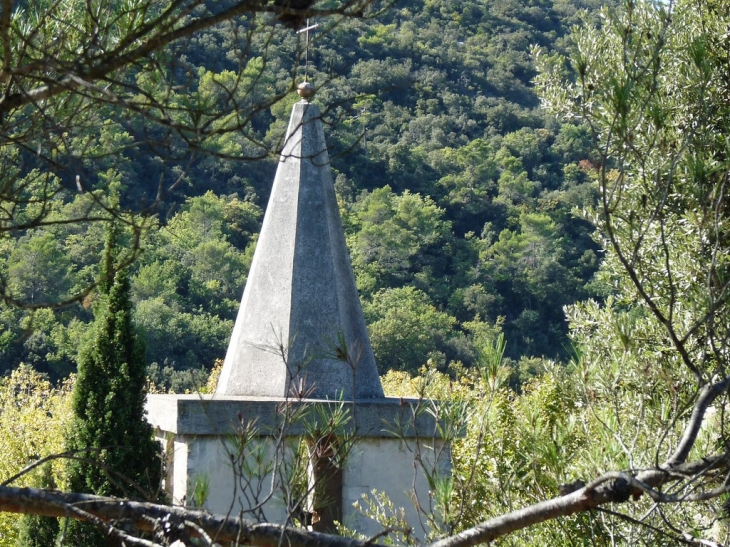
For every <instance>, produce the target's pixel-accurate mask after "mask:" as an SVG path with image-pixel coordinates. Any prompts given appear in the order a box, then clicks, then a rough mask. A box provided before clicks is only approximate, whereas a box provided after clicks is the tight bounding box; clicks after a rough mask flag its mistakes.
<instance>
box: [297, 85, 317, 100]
mask: <svg viewBox="0 0 730 547" xmlns="http://www.w3.org/2000/svg"><path fill="white" fill-rule="evenodd" d="M297 93H299V96H300V97H301V98H302V99H309V98H311V97H312V96H313V95H314V86H313V85H312V84H310V83H309V82H302V83H301V84H299V86H298V87H297Z"/></svg>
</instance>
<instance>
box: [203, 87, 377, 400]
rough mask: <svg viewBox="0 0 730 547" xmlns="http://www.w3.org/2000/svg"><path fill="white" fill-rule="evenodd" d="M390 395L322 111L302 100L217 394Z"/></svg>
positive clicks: (350, 397) (293, 118) (297, 106)
mask: <svg viewBox="0 0 730 547" xmlns="http://www.w3.org/2000/svg"><path fill="white" fill-rule="evenodd" d="M294 393H296V394H298V395H299V396H305V397H307V398H313V399H320V398H321V399H325V398H329V399H334V398H343V399H344V400H355V399H375V398H382V397H383V388H382V386H381V384H380V378H379V376H378V372H377V368H376V366H375V358H374V357H373V351H372V347H371V345H370V339H369V337H368V333H367V329H366V326H365V319H364V317H363V313H362V307H361V305H360V299H359V297H358V294H357V289H356V288H355V278H354V275H353V273H352V267H351V265H350V258H349V255H348V251H347V246H346V245H345V236H344V231H343V228H342V220H341V219H340V212H339V209H338V207H337V199H336V197H335V192H334V185H333V183H332V174H331V171H330V164H329V156H328V154H327V147H326V144H325V140H324V131H323V129H322V122H321V119H320V110H319V108H318V107H317V106H316V105H314V104H311V103H309V102H307V101H300V102H299V103H296V104H295V105H294V108H293V110H292V114H291V119H290V121H289V129H288V131H287V136H286V141H285V146H284V149H283V151H282V153H281V157H280V159H279V166H278V168H277V171H276V177H275V179H274V186H273V188H272V191H271V197H270V198H269V204H268V207H267V208H266V214H265V216H264V222H263V226H262V228H261V234H260V235H259V240H258V244H257V246H256V252H255V254H254V258H253V262H252V264H251V269H250V272H249V276H248V281H247V283H246V288H245V289H244V292H243V298H242V300H241V307H240V308H239V311H238V317H237V319H236V324H235V327H234V329H233V335H232V336H231V341H230V344H229V346H228V351H227V353H226V358H225V361H224V364H223V370H222V371H221V376H220V380H219V381H218V387H217V390H216V395H229V396H235V395H245V396H252V397H287V396H291V395H292V394H294Z"/></svg>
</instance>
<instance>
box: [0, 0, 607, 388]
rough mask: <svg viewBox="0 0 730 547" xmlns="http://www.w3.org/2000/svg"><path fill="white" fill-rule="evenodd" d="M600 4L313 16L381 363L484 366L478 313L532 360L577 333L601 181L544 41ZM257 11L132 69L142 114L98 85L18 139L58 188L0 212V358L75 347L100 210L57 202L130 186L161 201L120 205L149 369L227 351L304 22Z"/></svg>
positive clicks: (315, 57)
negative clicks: (570, 116) (552, 109)
mask: <svg viewBox="0 0 730 547" xmlns="http://www.w3.org/2000/svg"><path fill="white" fill-rule="evenodd" d="M597 8H598V3H597V2H593V3H592V2H579V3H576V2H564V1H555V2H553V1H534V2H479V1H459V2H456V1H453V2H452V1H447V2H430V1H423V2H409V3H408V5H397V6H395V7H394V8H392V9H389V10H386V11H385V12H384V13H382V14H381V15H380V16H379V17H377V19H375V20H360V19H357V18H345V19H335V18H330V19H323V20H322V21H320V27H319V28H318V29H317V31H316V32H315V33H314V35H313V36H312V47H311V52H310V60H311V67H310V71H311V76H310V79H311V80H313V82H314V83H315V84H316V85H317V87H318V89H319V91H318V94H317V96H316V98H315V100H316V101H317V102H318V103H319V104H321V105H322V106H323V107H325V109H326V121H327V122H328V146H329V148H330V156H331V157H332V158H333V159H332V166H333V169H334V171H335V178H336V183H335V185H336V190H337V193H338V197H339V200H340V204H341V210H342V215H343V221H344V224H345V227H346V232H347V238H348V244H349V246H350V251H351V255H352V260H353V266H354V269H355V274H356V278H357V283H358V288H359V290H360V293H361V297H362V299H363V304H364V307H365V312H366V316H367V321H368V323H369V326H370V330H371V335H372V338H373V344H374V347H375V352H376V357H377V360H378V362H379V364H380V367H381V370H382V371H383V372H384V371H386V370H389V369H404V370H410V371H415V370H417V369H418V368H419V367H420V366H422V365H424V364H425V363H426V362H427V361H429V362H431V363H432V364H433V365H434V366H436V367H437V368H439V369H441V370H445V369H446V367H447V366H448V365H449V363H451V362H453V361H460V362H462V363H463V364H465V365H467V366H471V365H472V364H473V363H474V362H475V359H476V357H477V351H476V349H475V343H474V340H475V337H477V336H478V335H481V334H482V333H485V332H492V333H497V332H499V331H504V333H505V334H506V338H507V340H508V344H507V350H506V352H507V356H508V357H510V358H511V359H512V360H513V361H514V363H515V365H516V364H517V363H518V362H520V360H522V369H524V370H525V371H529V370H530V369H531V367H534V363H533V362H532V361H530V358H533V357H547V358H551V359H560V360H562V359H564V358H565V357H566V356H567V355H568V353H569V349H568V342H567V338H566V333H567V324H566V322H565V319H564V314H563V306H565V305H566V304H570V303H572V302H575V301H578V300H582V299H585V298H586V297H588V296H596V295H598V294H599V293H600V291H599V289H598V288H597V287H596V286H594V285H592V284H591V281H590V280H591V278H592V276H593V274H594V272H595V271H596V268H597V266H598V263H599V257H600V254H599V248H598V246H597V245H596V243H594V242H593V241H592V239H591V237H590V233H591V231H592V227H591V225H590V224H589V223H588V222H586V221H584V220H581V219H580V218H578V216H576V215H575V214H573V213H574V209H576V208H578V209H579V208H584V207H586V206H588V205H590V204H592V203H593V201H594V200H595V190H594V189H593V187H592V186H591V183H590V180H589V179H590V173H591V170H592V163H591V153H590V138H589V134H588V133H587V131H586V129H585V128H583V127H581V126H580V125H573V124H563V125H561V124H559V123H557V122H556V121H555V120H554V119H553V118H550V117H549V116H546V115H545V114H544V113H543V112H541V111H540V110H539V109H538V103H539V101H538V98H537V96H536V94H535V91H534V89H533V85H532V79H533V77H534V76H535V74H536V72H535V68H534V64H533V60H532V57H531V54H530V48H531V46H533V45H540V46H543V47H546V48H548V49H549V50H555V51H563V50H564V49H565V46H566V44H567V38H566V33H567V32H568V29H570V27H571V26H572V25H574V24H576V23H578V22H580V21H581V20H582V19H583V18H588V19H590V18H591V17H593V18H595V17H596V16H597V15H596V13H597V12H596V10H597ZM591 14H592V15H591ZM261 17H262V16H261V15H259V16H258V18H257V17H255V16H252V15H248V16H241V17H239V18H236V19H234V20H232V21H229V22H226V23H222V24H220V25H216V26H212V27H210V28H207V29H205V30H203V31H201V32H199V33H197V34H194V35H192V36H190V37H187V38H185V39H184V40H182V41H180V42H176V43H174V44H173V45H172V46H171V48H168V49H167V50H164V51H160V52H156V53H155V55H154V57H153V58H152V59H150V60H149V61H147V63H149V66H148V65H143V66H135V67H133V68H132V69H131V71H130V73H129V74H120V75H117V76H116V77H117V79H119V80H122V81H124V79H125V78H127V79H129V80H130V81H132V82H133V83H134V85H135V86H136V87H135V89H136V90H137V93H138V94H142V96H143V97H144V101H143V104H144V108H141V107H140V108H137V110H138V111H140V112H138V115H135V116H128V115H127V114H126V113H125V112H126V111H125V109H124V108H123V107H120V106H119V105H118V104H115V103H114V102H108V103H102V104H101V106H100V107H99V108H94V109H89V108H86V109H85V110H83V111H79V112H77V113H74V115H75V116H77V117H78V119H79V120H83V123H80V124H77V125H75V126H74V127H73V130H70V131H68V132H67V133H65V134H63V135H61V136H60V137H58V136H57V135H55V136H54V135H52V136H48V135H46V137H44V138H45V140H40V141H39V143H38V145H37V146H38V150H27V151H21V152H18V151H16V152H13V153H11V152H8V151H7V150H6V151H5V156H6V157H5V160H4V161H6V163H7V162H11V161H15V160H14V159H13V158H15V159H20V160H22V161H20V162H19V163H18V164H17V165H18V166H17V167H15V169H16V171H15V172H14V173H15V174H14V175H13V176H15V177H16V178H19V179H20V180H22V181H23V184H24V191H27V192H28V193H29V194H30V195H33V193H34V192H36V195H37V194H38V193H39V192H47V193H48V194H50V193H49V192H48V190H47V189H48V187H49V186H53V185H55V188H56V191H55V192H54V193H53V194H52V195H50V197H49V198H48V200H47V201H48V203H46V204H44V207H45V208H46V209H47V211H46V210H44V211H43V214H44V215H45V216H44V217H43V218H44V219H45V220H50V221H51V223H50V225H49V226H39V227H33V223H32V222H30V223H29V226H28V227H25V226H24V225H23V216H22V214H21V215H17V216H16V217H15V218H14V219H13V220H12V221H11V222H8V223H6V225H5V226H4V227H5V228H6V229H8V230H9V231H8V233H9V234H10V236H9V237H5V238H4V239H3V240H2V245H3V247H4V252H3V254H2V259H1V263H0V275H1V276H2V281H3V283H2V286H3V289H4V296H5V300H6V303H7V304H8V305H5V306H3V308H2V309H1V310H0V316H1V317H0V321H2V324H3V328H2V336H1V337H0V351H1V352H2V355H3V359H2V363H3V367H4V369H5V370H6V371H7V370H10V369H12V368H13V367H15V366H17V364H18V363H20V362H25V363H29V364H32V365H33V366H35V367H36V368H38V369H39V370H41V371H44V372H48V373H49V374H51V376H52V377H54V378H58V377H62V376H65V375H66V374H68V373H69V372H71V371H73V370H74V368H75V359H76V348H77V347H78V342H79V340H80V338H81V337H82V336H83V333H84V332H85V331H86V329H87V328H88V324H89V322H90V320H91V313H90V300H89V299H93V293H88V294H86V293H85V292H84V291H85V290H86V289H87V288H88V286H89V285H90V284H91V283H93V281H94V279H95V278H96V275H97V272H96V263H97V260H96V256H97V255H98V253H99V252H100V249H101V246H102V237H101V228H100V227H98V226H97V225H96V223H94V222H73V223H68V224H67V223H65V221H64V222H59V223H58V224H55V223H53V220H54V219H56V220H58V221H60V220H62V219H64V220H65V219H69V218H81V219H83V218H87V217H94V216H98V217H104V206H105V205H104V201H103V195H104V192H106V191H108V189H110V188H113V187H118V188H120V189H121V190H120V195H121V196H122V207H123V209H124V210H128V211H130V214H131V213H132V212H138V213H139V212H141V213H145V214H146V215H149V214H152V215H153V216H151V217H150V216H146V217H144V216H142V217H140V216H136V217H132V216H129V215H127V217H126V218H127V223H129V225H130V226H131V227H132V228H131V229H130V230H129V232H130V236H129V237H130V241H129V242H128V245H129V246H130V248H131V249H132V250H133V251H132V254H131V255H130V257H131V258H136V259H137V260H136V262H135V265H134V273H133V276H132V291H133V295H134V302H135V318H136V322H137V324H138V326H139V327H140V328H141V329H142V330H143V331H144V333H145V335H146V338H147V342H148V348H149V349H148V355H147V360H148V363H149V364H150V367H151V369H150V372H151V376H152V377H153V379H154V381H155V382H156V383H157V384H158V385H160V386H161V387H166V388H171V387H172V388H175V389H178V390H179V389H183V388H184V387H185V386H187V387H190V385H191V381H192V380H191V376H190V374H187V373H186V374H184V375H181V374H180V371H190V370H192V371H195V370H197V371H200V370H201V369H209V368H210V367H211V366H212V365H213V363H214V361H215V359H216V358H220V357H222V355H223V352H224V351H225V346H226V343H227V338H228V336H229V334H230V331H231V327H232V319H233V318H234V314H235V310H236V309H237V305H238V300H239V298H240V294H241V291H242V288H243V285H244V284H245V280H246V272H247V268H248V265H249V264H250V260H251V257H252V253H253V248H254V246H255V241H256V234H257V232H258V229H259V226H260V222H261V219H262V216H263V210H264V208H265V206H266V200H267V198H268V192H269V188H270V185H271V181H272V180H273V171H274V168H275V163H276V150H277V147H278V146H280V145H281V139H282V135H283V131H284V129H285V125H286V123H287V120H288V115H289V110H290V105H291V104H292V102H293V101H295V100H296V99H297V97H296V95H295V94H293V93H291V89H292V85H291V84H292V78H293V77H294V76H296V73H297V72H298V73H299V77H301V73H302V71H303V68H302V67H301V66H300V65H301V63H300V62H299V56H300V55H301V52H302V47H303V46H302V41H301V39H300V38H299V37H298V36H297V35H296V33H294V32H293V31H292V30H291V29H288V28H285V27H283V26H281V25H275V26H272V25H270V24H266V25H262V24H260V23H261ZM130 100H131V99H130ZM163 105H164V108H163ZM69 108H70V106H69ZM236 112H244V113H245V115H246V116H247V117H246V118H245V119H242V118H241V115H240V114H238V115H237V114H236ZM34 152H37V154H34ZM13 154H15V156H13ZM18 154H19V155H18ZM11 156H13V157H12V158H11ZM241 158H244V159H245V158H248V159H254V158H259V159H258V161H240V159H241ZM49 179H52V180H49ZM93 191H96V192H97V193H96V194H95V193H93ZM98 192H102V193H101V194H99V193H98ZM99 196H101V197H99ZM23 214H24V215H25V219H26V221H28V219H31V220H32V219H34V218H35V217H33V216H32V215H33V212H32V211H28V210H26V211H24V212H23ZM13 223H14V224H13ZM11 228H12V230H10V229H11ZM137 248H139V250H140V251H141V253H138V251H137ZM137 254H139V257H137V256H136V255H137ZM74 298H75V299H77V302H76V303H75V304H72V305H70V306H66V307H62V308H60V309H57V310H49V309H43V307H44V306H45V305H46V304H56V303H59V302H63V301H64V300H67V299H74ZM18 303H21V304H25V305H26V306H28V305H30V306H31V307H32V308H34V309H33V310H32V311H28V310H26V309H23V308H22V307H19V306H17V305H12V304H18ZM36 308H37V309H36ZM403 326H405V328H402V327H403ZM515 370H517V367H515ZM517 376H518V374H517V373H516V374H515V379H517Z"/></svg>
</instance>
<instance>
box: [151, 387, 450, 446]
mask: <svg viewBox="0 0 730 547" xmlns="http://www.w3.org/2000/svg"><path fill="white" fill-rule="evenodd" d="M288 405H290V406H292V407H297V406H299V407H301V406H302V405H304V406H310V407H311V406H312V405H323V406H325V407H330V408H334V407H335V406H339V405H343V406H344V407H345V409H346V410H347V411H348V412H349V415H350V421H349V423H348V424H347V429H349V430H350V431H352V432H354V433H356V435H357V436H358V437H391V438H393V437H396V438H416V437H419V438H422V439H428V438H432V437H438V428H437V427H436V422H435V420H434V418H433V415H432V414H431V413H430V412H426V408H427V406H428V407H429V408H430V403H429V401H418V400H416V399H402V398H397V397H384V398H381V399H365V400H360V401H356V402H355V403H354V404H353V403H352V402H344V403H340V402H337V401H327V400H322V399H305V400H292V399H275V398H269V397H242V396H238V397H233V396H228V397H224V398H217V397H216V396H210V395H149V396H148V397H147V414H148V416H149V422H150V423H151V424H152V425H153V426H154V427H156V428H159V429H160V430H161V431H167V432H169V433H174V434H176V435H217V436H225V435H231V434H235V433H236V431H237V427H238V426H239V424H240V423H241V422H243V423H253V422H255V423H256V430H257V434H258V435H260V436H264V437H265V436H277V435H278V431H279V430H280V428H281V426H282V424H283V423H284V421H285V420H286V418H285V417H284V408H285V407H286V406H288ZM286 429H287V434H288V435H290V436H298V435H303V434H304V432H305V427H304V423H303V422H302V421H301V420H299V421H295V422H294V423H288V424H286Z"/></svg>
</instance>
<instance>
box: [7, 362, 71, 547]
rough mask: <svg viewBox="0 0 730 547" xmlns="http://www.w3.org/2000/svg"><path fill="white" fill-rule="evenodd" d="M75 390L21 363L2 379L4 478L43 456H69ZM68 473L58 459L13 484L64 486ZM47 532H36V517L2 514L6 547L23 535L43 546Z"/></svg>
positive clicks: (8, 477)
mask: <svg viewBox="0 0 730 547" xmlns="http://www.w3.org/2000/svg"><path fill="white" fill-rule="evenodd" d="M69 390H70V385H69V384H68V383H66V384H64V385H62V386H60V387H59V388H53V387H52V386H51V384H50V382H49V381H48V380H47V379H46V378H44V377H43V376H42V375H41V374H39V373H38V372H36V371H35V370H33V369H32V368H31V367H29V366H27V365H21V366H20V367H18V368H17V369H16V370H14V371H13V372H12V373H11V374H10V375H9V376H7V377H5V378H3V379H2V380H0V416H2V420H0V450H1V451H2V454H3V457H2V459H1V460H0V480H2V481H7V480H9V479H10V478H11V477H13V476H16V474H17V473H19V472H20V471H22V470H23V469H24V468H25V467H26V466H27V465H29V464H32V463H33V462H35V461H37V460H39V459H40V458H44V457H46V456H50V455H52V454H58V453H60V452H63V433H64V430H65V428H66V426H67V425H68V422H69V421H70V419H71V405H70V403H71V397H70V394H69ZM62 471H63V469H62V465H61V462H60V461H59V460H55V461H53V462H52V463H50V464H46V465H43V466H41V467H36V468H35V469H33V470H31V471H30V472H27V473H24V474H22V475H20V476H18V477H17V478H16V479H15V480H14V481H12V483H11V485H12V486H32V487H40V486H42V485H44V484H45V485H51V484H63V482H64V481H63V477H62ZM41 522H43V521H41ZM45 522H46V523H48V521H45ZM51 526H52V524H51ZM36 532H39V534H38V535H36ZM41 532H42V530H41V529H38V530H36V524H34V519H33V518H29V520H27V521H25V522H22V519H21V518H20V516H19V515H15V514H12V513H2V514H0V545H4V546H5V545H7V546H10V545H16V542H17V541H19V534H20V535H21V536H22V537H23V538H26V539H27V541H30V542H32V541H35V539H33V538H36V539H37V544H38V545H40V544H41V539H42V538H41V536H42V534H40V533H41ZM26 539H24V540H23V541H26ZM23 544H24V545H30V544H32V543H27V542H26V543H23ZM52 544H53V542H50V543H45V544H43V545H52Z"/></svg>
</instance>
